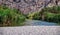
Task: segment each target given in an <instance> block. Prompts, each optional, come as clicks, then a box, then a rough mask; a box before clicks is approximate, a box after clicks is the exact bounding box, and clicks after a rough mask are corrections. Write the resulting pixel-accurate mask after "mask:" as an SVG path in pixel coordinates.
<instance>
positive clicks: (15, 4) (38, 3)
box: [0, 0, 60, 14]
mask: <svg viewBox="0 0 60 35" xmlns="http://www.w3.org/2000/svg"><path fill="white" fill-rule="evenodd" d="M2 3H3V4H5V5H6V6H8V7H9V8H16V9H19V10H20V11H21V12H22V13H24V14H27V13H29V12H35V11H38V10H39V9H41V7H46V6H48V7H50V6H54V5H55V0H0V5H1V4H2ZM59 4H60V3H59Z"/></svg>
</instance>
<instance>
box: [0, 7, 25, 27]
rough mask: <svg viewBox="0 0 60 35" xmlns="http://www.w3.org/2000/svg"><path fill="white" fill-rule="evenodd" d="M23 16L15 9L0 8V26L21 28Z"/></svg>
mask: <svg viewBox="0 0 60 35" xmlns="http://www.w3.org/2000/svg"><path fill="white" fill-rule="evenodd" d="M24 21H25V16H24V15H23V14H20V13H18V10H16V9H10V8H8V7H6V6H0V25H1V26H18V25H19V26H21V25H24V23H23V22H24Z"/></svg>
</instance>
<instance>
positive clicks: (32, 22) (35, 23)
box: [25, 20, 58, 26]
mask: <svg viewBox="0 0 60 35" xmlns="http://www.w3.org/2000/svg"><path fill="white" fill-rule="evenodd" d="M25 24H26V25H31V26H57V25H58V24H57V23H53V22H46V21H40V20H27V21H26V22H25Z"/></svg>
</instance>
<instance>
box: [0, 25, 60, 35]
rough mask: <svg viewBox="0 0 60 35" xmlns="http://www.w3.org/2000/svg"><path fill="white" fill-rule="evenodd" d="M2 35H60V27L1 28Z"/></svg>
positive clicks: (0, 34) (0, 33)
mask: <svg viewBox="0 0 60 35" xmlns="http://www.w3.org/2000/svg"><path fill="white" fill-rule="evenodd" d="M0 35H60V27H59V26H19V27H0Z"/></svg>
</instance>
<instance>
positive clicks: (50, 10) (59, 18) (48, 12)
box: [29, 6, 60, 23]
mask: <svg viewBox="0 0 60 35" xmlns="http://www.w3.org/2000/svg"><path fill="white" fill-rule="evenodd" d="M32 14H33V15H32ZM32 14H29V15H30V16H29V18H30V17H32V18H31V19H36V20H42V19H44V20H45V21H49V22H57V23H60V6H53V7H47V8H44V9H42V10H41V11H40V12H36V13H32Z"/></svg>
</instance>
